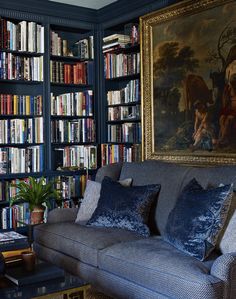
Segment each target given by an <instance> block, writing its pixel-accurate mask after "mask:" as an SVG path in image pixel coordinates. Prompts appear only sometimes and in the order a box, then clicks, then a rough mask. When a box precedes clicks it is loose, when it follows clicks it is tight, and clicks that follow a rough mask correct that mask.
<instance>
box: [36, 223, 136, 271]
mask: <svg viewBox="0 0 236 299" xmlns="http://www.w3.org/2000/svg"><path fill="white" fill-rule="evenodd" d="M140 238H141V237H140V235H137V234H134V233H132V232H129V231H123V230H119V229H108V228H100V229H99V228H95V227H87V226H82V225H79V224H74V223H71V222H61V223H57V224H54V223H53V224H42V225H39V226H37V227H35V230H34V239H35V242H37V243H39V244H41V245H44V246H46V247H49V248H51V249H55V250H57V251H60V252H63V253H65V254H67V255H69V256H72V257H74V258H76V259H78V260H80V261H82V262H84V263H87V264H91V265H93V266H95V267H96V266H97V255H98V251H99V250H101V249H104V248H106V247H108V246H111V245H113V244H115V243H119V242H121V241H127V240H135V239H140Z"/></svg>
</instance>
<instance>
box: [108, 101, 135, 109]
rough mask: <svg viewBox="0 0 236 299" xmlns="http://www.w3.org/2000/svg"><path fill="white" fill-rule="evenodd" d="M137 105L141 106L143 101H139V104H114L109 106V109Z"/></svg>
mask: <svg viewBox="0 0 236 299" xmlns="http://www.w3.org/2000/svg"><path fill="white" fill-rule="evenodd" d="M137 105H141V101H137V102H129V103H121V104H112V105H107V106H106V107H107V108H113V107H123V106H124V107H126V106H128V107H129V106H137Z"/></svg>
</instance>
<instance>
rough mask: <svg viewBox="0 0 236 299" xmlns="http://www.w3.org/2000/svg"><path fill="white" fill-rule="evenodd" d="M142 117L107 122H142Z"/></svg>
mask: <svg viewBox="0 0 236 299" xmlns="http://www.w3.org/2000/svg"><path fill="white" fill-rule="evenodd" d="M140 121H141V119H140V118H131V119H130V118H129V119H122V120H109V121H107V124H111V125H112V124H123V123H140Z"/></svg>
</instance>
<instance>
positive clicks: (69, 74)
mask: <svg viewBox="0 0 236 299" xmlns="http://www.w3.org/2000/svg"><path fill="white" fill-rule="evenodd" d="M93 76H94V68H93V61H85V62H77V63H73V64H69V63H65V62H60V61H50V78H51V82H52V83H65V84H88V85H90V84H93Z"/></svg>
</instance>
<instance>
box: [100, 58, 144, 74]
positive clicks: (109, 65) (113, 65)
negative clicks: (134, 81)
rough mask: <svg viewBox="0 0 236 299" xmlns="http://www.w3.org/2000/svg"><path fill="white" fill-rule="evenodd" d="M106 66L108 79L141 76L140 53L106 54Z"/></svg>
mask: <svg viewBox="0 0 236 299" xmlns="http://www.w3.org/2000/svg"><path fill="white" fill-rule="evenodd" d="M104 66H105V69H104V71H105V78H106V79H112V78H117V77H122V76H128V75H134V74H139V73H140V53H131V54H124V53H120V54H115V53H106V54H105V65H104Z"/></svg>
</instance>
